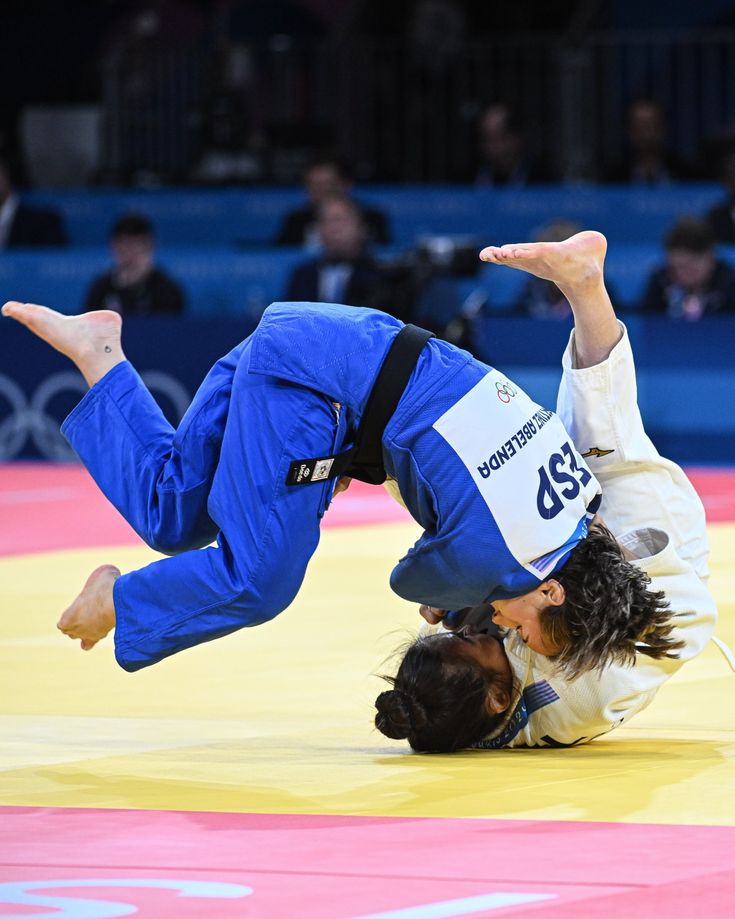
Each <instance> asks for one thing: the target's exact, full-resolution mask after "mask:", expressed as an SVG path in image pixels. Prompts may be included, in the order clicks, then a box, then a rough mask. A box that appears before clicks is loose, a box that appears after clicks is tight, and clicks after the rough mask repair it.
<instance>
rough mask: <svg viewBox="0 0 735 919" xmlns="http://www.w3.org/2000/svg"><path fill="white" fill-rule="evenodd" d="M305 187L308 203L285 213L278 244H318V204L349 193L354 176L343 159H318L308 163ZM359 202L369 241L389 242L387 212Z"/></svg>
mask: <svg viewBox="0 0 735 919" xmlns="http://www.w3.org/2000/svg"><path fill="white" fill-rule="evenodd" d="M304 188H305V189H306V194H307V197H308V199H309V200H308V203H307V204H305V205H304V206H303V207H299V208H296V210H293V211H290V212H289V213H288V214H286V217H285V218H284V221H283V224H282V226H281V229H280V230H279V232H278V236H277V237H276V245H278V246H312V247H316V246H317V245H318V242H319V231H318V228H317V217H318V212H319V208H320V207H321V206H322V204H323V203H324V202H325V201H326V200H327V199H328V198H333V197H347V196H349V195H350V194H351V191H352V179H351V177H350V174H349V170H348V169H347V167H346V166H345V165H344V164H343V163H340V162H339V161H338V160H336V159H319V160H314V161H313V162H312V163H311V164H310V165H309V166H308V167H307V169H306V172H305V173H304ZM356 206H357V207H358V208H359V209H360V212H361V214H362V222H363V224H364V226H365V233H366V236H367V239H368V241H369V242H371V243H389V242H390V230H389V228H388V220H387V218H386V216H385V214H384V213H383V212H382V211H380V210H377V209H376V208H372V207H366V206H365V205H363V204H359V203H357V202H356Z"/></svg>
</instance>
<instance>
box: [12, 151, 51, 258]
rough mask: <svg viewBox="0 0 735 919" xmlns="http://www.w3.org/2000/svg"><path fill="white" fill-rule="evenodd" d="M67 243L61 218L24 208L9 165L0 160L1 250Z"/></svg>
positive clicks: (24, 205) (46, 212) (43, 211)
mask: <svg viewBox="0 0 735 919" xmlns="http://www.w3.org/2000/svg"><path fill="white" fill-rule="evenodd" d="M65 243H66V234H65V233H64V225H63V223H62V221H61V217H60V216H59V215H58V214H57V213H56V212H55V211H47V210H39V209H37V208H35V207H29V206H28V205H27V204H23V203H22V202H21V200H20V198H19V197H18V193H17V191H16V190H15V188H14V187H13V180H12V176H11V167H10V163H9V161H8V160H5V159H1V158H0V249H12V248H16V247H17V248H19V247H22V246H63V245H65Z"/></svg>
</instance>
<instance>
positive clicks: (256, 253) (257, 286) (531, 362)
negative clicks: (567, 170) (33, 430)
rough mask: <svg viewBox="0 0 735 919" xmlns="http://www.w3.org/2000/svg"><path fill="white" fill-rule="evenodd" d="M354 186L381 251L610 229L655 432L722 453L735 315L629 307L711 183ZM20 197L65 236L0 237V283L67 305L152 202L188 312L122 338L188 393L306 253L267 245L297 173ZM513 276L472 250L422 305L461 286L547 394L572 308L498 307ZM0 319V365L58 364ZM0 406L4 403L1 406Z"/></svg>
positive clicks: (511, 365)
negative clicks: (167, 346)
mask: <svg viewBox="0 0 735 919" xmlns="http://www.w3.org/2000/svg"><path fill="white" fill-rule="evenodd" d="M359 196H360V197H361V198H363V199H364V200H365V201H369V202H370V203H372V204H375V205H379V206H381V207H384V208H385V209H386V210H387V211H388V212H389V214H390V217H391V221H392V225H393V232H394V244H393V245H392V246H391V247H390V248H389V249H386V250H385V253H384V254H386V255H395V254H398V253H401V252H405V251H406V250H407V249H409V248H410V247H411V246H412V245H413V244H414V243H415V242H416V240H417V239H419V238H420V237H421V236H422V235H431V234H438V235H449V236H451V235H454V236H461V237H463V238H465V239H468V240H471V241H472V243H473V244H476V245H478V246H479V245H480V244H487V243H489V242H498V243H501V242H507V241H517V240H523V239H527V238H529V237H532V236H533V234H534V232H535V230H536V229H538V228H539V227H540V226H541V225H543V224H544V223H546V222H548V221H550V220H552V219H555V218H562V217H564V218H572V219H575V220H576V221H577V222H578V223H579V224H580V225H582V226H585V227H594V228H599V229H601V230H603V231H604V232H605V233H606V234H607V235H608V238H609V240H610V248H609V253H608V260H607V280H608V283H609V285H610V286H611V288H612V289H613V291H614V294H615V298H616V302H617V305H618V307H619V308H621V309H622V310H623V311H624V312H625V313H626V314H627V315H626V319H627V321H628V324H629V327H630V330H631V337H632V338H633V340H634V344H635V348H636V355H637V359H638V363H639V369H640V373H639V392H640V398H641V404H642V407H643V411H644V414H645V417H646V419H647V423H648V425H649V428H650V429H651V430H652V431H653V432H654V433H655V435H656V438H657V441H656V442H657V443H658V444H659V446H660V447H662V448H663V449H666V450H668V451H669V452H670V453H671V455H672V456H674V457H676V458H678V459H681V460H687V461H692V460H695V461H696V460H700V461H713V460H715V461H716V460H724V459H728V458H729V459H731V457H732V443H733V437H735V421H732V422H731V423H730V422H729V423H727V424H724V425H723V423H722V416H721V412H718V411H717V410H716V407H717V406H721V405H722V404H723V403H730V402H732V401H733V399H735V372H733V362H732V356H731V348H732V342H733V341H735V320H734V319H721V320H712V321H709V322H702V323H695V324H692V325H689V326H687V327H686V329H684V328H683V327H682V325H681V324H679V323H670V322H668V321H666V320H665V319H644V318H639V317H636V316H635V315H631V314H634V311H635V307H636V304H637V302H638V300H639V299H640V296H641V294H642V291H643V287H644V284H645V281H646V278H647V277H648V274H649V272H650V270H651V269H652V268H653V267H654V266H655V265H657V264H659V263H660V262H661V260H662V259H663V257H664V251H663V247H662V245H661V238H662V235H663V234H664V232H665V230H666V228H667V227H668V226H669V225H670V224H671V223H672V222H673V221H674V220H675V219H676V217H677V216H678V215H679V214H681V213H694V214H701V213H703V212H704V211H705V210H706V209H707V207H709V206H710V205H711V204H712V203H713V202H714V201H715V200H717V199H718V198H719V197H720V196H721V189H719V188H718V187H717V186H709V185H706V186H705V185H700V186H691V187H680V188H675V189H666V190H653V191H652V190H645V191H644V190H641V189H629V188H625V189H623V188H614V189H611V188H607V189H593V188H572V189H562V188H541V189H533V190H522V191H512V192H509V191H503V192H491V191H476V190H474V189H468V188H464V187H463V188H422V189H418V188H399V189H392V188H390V189H388V188H383V189H378V188H370V189H365V190H360V192H359ZM31 197H32V199H33V200H35V201H37V202H38V203H39V204H40V203H43V204H45V205H48V206H52V207H56V208H58V209H59V210H60V211H61V212H62V213H63V215H64V218H65V220H66V223H67V228H68V231H69V234H70V239H71V244H70V245H69V246H68V247H67V248H65V249H53V250H51V249H48V250H33V251H32V250H24V251H11V252H4V253H0V295H1V296H2V298H3V299H5V298H8V299H9V298H13V299H21V300H26V301H35V302H41V303H48V304H50V305H53V306H55V307H56V308H58V309H61V310H63V311H65V312H68V313H74V312H77V311H78V310H79V309H80V308H81V306H82V303H83V300H84V295H85V292H86V289H87V287H88V285H89V282H90V280H91V278H92V277H94V276H95V275H96V274H98V273H100V272H102V271H104V270H106V269H107V267H108V266H109V253H108V250H107V233H108V229H109V226H110V224H111V223H112V221H113V220H114V219H115V218H116V217H117V216H119V215H120V214H121V213H123V212H125V211H128V210H136V211H140V212H142V213H145V214H147V215H148V216H149V217H150V218H151V219H152V220H153V222H154V224H155V226H156V230H157V234H158V238H159V244H160V245H159V253H158V261H159V263H160V264H161V265H162V266H163V267H164V268H165V269H166V270H167V271H168V272H170V274H171V275H172V276H174V277H175V278H176V279H177V280H178V281H179V282H180V283H181V284H182V286H183V288H184V290H185V293H186V296H187V312H186V317H187V318H186V321H183V322H182V321H180V320H179V321H177V320H148V321H147V322H146V321H145V320H138V321H137V322H128V323H127V324H126V329H127V331H126V341H128V342H129V344H130V347H131V356H132V357H133V359H134V360H135V361H136V363H138V364H141V365H142V366H143V367H144V368H148V369H149V370H156V369H157V370H159V371H161V372H163V373H165V374H168V375H169V376H171V378H172V379H175V380H177V381H178V383H179V384H180V385H181V386H182V387H183V390H182V391H188V392H189V393H191V392H192V391H193V388H194V387H195V386H196V385H197V384H198V382H199V380H200V379H201V375H202V374H203V372H204V369H205V367H206V366H207V364H208V362H209V361H211V360H215V359H216V358H217V356H219V355H220V354H221V353H222V352H223V351H224V350H227V349H228V348H229V347H231V346H232V344H234V343H235V342H236V341H237V340H239V339H240V338H242V337H243V336H244V335H245V334H247V333H248V332H249V331H250V330H251V329H252V328H254V327H255V325H256V323H257V321H258V318H259V316H260V314H261V313H262V311H263V309H264V308H265V307H266V306H267V305H268V303H270V302H272V301H273V300H278V299H281V298H282V297H283V296H284V292H285V288H286V282H287V278H288V275H289V272H290V271H291V269H292V268H293V266H294V265H295V264H297V263H298V262H299V261H301V260H302V259H304V258H306V257H307V255H306V254H305V253H304V251H303V250H302V249H277V248H273V247H271V246H270V245H268V242H269V240H270V239H272V237H273V235H274V234H275V231H276V228H277V226H278V224H279V221H280V219H281V215H282V214H283V212H284V211H285V210H287V209H288V208H289V207H292V206H294V205H295V204H296V203H297V202H300V201H301V200H302V196H301V193H300V192H299V191H298V190H295V189H288V190H282V189H265V190H262V189H252V190H242V189H238V190H232V189H227V190H217V191H200V190H194V191H192V190H174V189H167V190H161V191H149V192H126V191H114V192H113V191H109V192H108V191H78V192H55V193H44V194H43V195H41V194H40V193H38V194H34V195H32V196H31ZM722 254H723V256H724V257H725V258H726V259H728V260H729V261H731V262H732V263H733V264H735V247H733V248H729V249H728V248H723V250H722ZM523 282H524V277H523V275H522V274H520V273H519V272H516V271H513V270H512V269H509V268H504V267H499V266H494V265H486V266H481V268H480V270H479V272H478V274H477V275H476V276H475V277H472V278H467V279H461V280H456V281H454V280H453V281H452V283H453V284H454V285H455V289H456V290H458V292H459V297H457V296H456V290H455V292H454V293H453V295H452V296H451V297H450V296H446V297H444V296H443V293H442V288H441V286H440V285H438V286H437V289H436V290H435V291H434V293H435V297H434V300H438V301H439V303H438V306H437V304H436V303H434V304H433V307H432V309H434V311H435V312H436V310H437V309H438V310H439V312H441V310H442V309H443V308H444V300H445V299H446V302H447V303H452V304H456V303H457V302H462V301H467V298H468V297H472V298H473V299H474V302H483V303H484V304H485V305H484V307H483V309H482V311H481V312H480V313H479V314H478V316H477V319H476V322H475V327H474V332H475V339H474V340H475V345H476V348H477V351H478V354H479V356H481V357H483V358H484V359H485V360H487V361H489V362H490V363H493V364H497V365H499V366H500V367H502V368H503V369H504V370H505V371H506V372H508V373H509V374H510V375H511V376H512V377H513V378H515V379H517V380H518V382H519V383H520V384H521V385H523V386H525V387H526V388H528V389H529V390H530V391H531V392H533V393H534V396H535V397H536V398H537V399H538V400H539V401H541V402H544V403H547V404H553V401H554V398H555V391H556V386H557V385H558V378H559V370H558V358H559V354H560V353H561V349H562V348H563V344H564V341H565V339H566V337H567V335H568V332H569V324H568V323H566V322H553V321H549V322H538V321H536V320H529V319H518V318H508V317H506V316H504V315H503V314H504V313H508V312H509V309H510V307H511V306H512V304H513V303H514V302H515V299H516V297H517V296H518V293H519V290H520V286H521V285H522V284H523ZM443 283H444V284H446V279H445V281H444V282H443ZM444 291H446V288H444ZM445 318H447V317H445ZM417 321H420V317H419V319H418V320H417ZM498 323H502V328H500V327H499V325H498ZM0 328H1V330H2V333H3V334H2V336H0V343H3V344H4V347H3V368H2V370H0V377H1V376H2V375H3V374H5V375H6V376H8V375H9V377H10V378H12V379H15V380H16V381H18V382H19V383H20V384H21V386H22V388H23V389H24V390H25V391H26V392H27V398H31V397H32V394H33V393H34V392H35V391H36V389H37V388H38V387H39V386H40V385H41V382H42V380H43V378H44V376H45V375H48V374H49V373H52V372H56V371H55V370H54V368H58V370H59V371H61V368H62V367H63V361H61V363H60V364H53V367H52V366H51V363H49V364H48V366H47V365H46V364H47V362H52V361H53V360H54V357H53V353H51V352H48V353H47V350H48V349H40V350H39V349H36V350H35V351H34V350H33V345H32V343H31V342H30V340H29V338H28V337H27V336H24V334H23V332H22V330H20V329H15V328H12V329H11V328H10V326H9V325H2V326H1V327H0ZM162 340H166V341H171V340H175V342H176V352H177V355H179V356H178V357H177V358H176V359H174V358H173V357H170V356H168V355H164V354H163V349H161V347H160V343H161V341H162ZM499 343H502V350H499ZM31 352H32V354H31ZM186 355H188V356H186ZM56 358H58V356H56ZM59 360H61V359H59ZM6 395H7V394H6ZM1 401H2V394H1V393H0V402H1ZM3 409H4V403H3V405H0V420H2V411H3ZM60 412H61V408H60ZM59 417H63V413H60V415H59ZM25 449H27V448H24V450H25ZM23 455H25V454H23ZM31 455H33V454H31Z"/></svg>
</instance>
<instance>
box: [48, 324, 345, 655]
mask: <svg viewBox="0 0 735 919" xmlns="http://www.w3.org/2000/svg"><path fill="white" fill-rule="evenodd" d="M251 345H252V341H251V339H246V340H245V341H244V342H242V343H241V344H240V345H238V346H237V347H236V348H235V349H234V350H233V351H231V352H230V353H229V354H228V355H226V356H225V357H224V358H223V359H222V360H220V361H219V362H218V363H217V364H215V366H214V367H213V368H212V370H211V371H210V373H209V374H208V376H207V378H206V379H205V381H204V383H203V384H202V386H201V387H200V389H199V391H198V392H197V394H196V396H195V398H194V400H193V402H192V404H191V406H190V408H189V410H188V411H187V413H186V415H185V416H184V418H183V420H182V422H181V424H180V426H179V427H178V429H177V430H174V429H173V428H172V427H171V425H169V423H168V422H167V421H166V419H165V418H164V416H163V414H162V412H161V410H160V408H159V407H158V405H157V403H156V402H155V400H154V399H153V397H152V396H151V394H150V393H149V392H148V390H147V389H146V387H145V385H144V384H143V382H142V380H141V378H140V377H139V376H138V374H137V373H136V371H135V370H134V369H133V367H132V366H131V365H130V364H129V363H127V362H124V363H121V364H118V365H117V366H116V367H114V368H113V369H112V370H111V371H110V372H109V373H108V374H107V375H106V376H105V377H104V378H103V379H102V380H100V381H99V382H98V383H97V384H96V385H95V386H94V387H93V388H92V389H90V391H89V392H88V393H87V394H86V395H85V397H84V398H83V399H82V401H81V402H80V403H79V405H78V406H77V407H76V408H75V409H74V411H73V412H72V414H71V415H70V416H69V417H68V418H67V419H66V421H65V422H64V425H63V427H62V431H63V433H64V435H65V436H66V437H67V439H68V440H69V442H70V443H71V445H72V446H73V447H74V449H75V450H76V452H77V453H78V455H79V456H80V458H81V459H82V461H83V463H84V465H85V466H86V467H87V469H88V470H89V472H90V473H91V474H92V476H93V478H94V479H95V481H96V482H97V484H98V485H99V487H100V488H101V490H102V491H103V492H104V494H105V495H106V497H107V498H108V499H109V501H110V502H111V503H112V504H113V505H114V506H115V507H116V508H117V509H118V511H120V513H121V514H122V515H123V517H124V518H125V519H126V520H127V521H128V522H129V523H130V525H131V526H132V527H133V528H134V529H135V530H136V532H137V533H138V534H139V535H140V536H141V537H142V538H143V540H145V542H146V543H148V545H149V546H151V547H152V548H154V549H156V550H158V551H161V552H163V553H166V554H169V555H171V556H172V557H171V558H166V559H162V560H160V561H156V562H154V563H152V564H150V565H148V566H147V567H145V568H142V569H139V570H137V571H133V572H131V573H130V574H125V575H122V576H121V577H120V578H118V579H117V581H116V582H115V587H114V603H115V610H116V618H117V624H116V629H115V656H116V658H117V661H118V663H119V664H120V666H121V667H123V669H125V670H128V671H134V670H138V669H140V668H142V667H146V666H148V665H150V664H154V663H156V662H157V661H159V660H161V659H162V658H163V657H166V656H168V655H170V654H174V653H175V652H177V651H181V650H183V649H184V648H188V647H191V646H193V645H197V644H200V643H201V642H204V641H210V640H212V639H215V638H219V637H221V636H223V635H227V634H229V633H230V632H233V631H235V630H236V629H240V628H243V627H246V626H254V625H259V624H260V623H262V622H265V621H267V620H268V619H271V618H273V617H274V616H276V615H277V614H278V613H279V612H281V611H282V610H283V609H285V608H286V607H287V606H288V605H289V604H290V603H291V601H292V600H293V598H294V597H295V596H296V594H297V592H298V590H299V588H300V586H301V583H302V581H303V578H304V574H305V571H306V566H307V564H308V561H309V559H310V558H311V556H312V555H313V553H314V551H315V549H316V547H317V544H318V542H319V523H320V518H321V516H322V515H323V513H324V510H325V509H326V505H327V502H328V500H329V498H330V497H331V493H332V490H333V484H334V483H332V482H324V483H320V484H314V485H308V486H304V487H289V486H287V485H286V484H285V482H286V475H287V472H288V467H289V464H290V462H291V461H292V460H293V459H294V458H295V457H294V455H293V448H294V445H298V446H297V448H296V450H297V453H298V456H301V457H304V458H305V457H311V456H328V455H330V454H332V453H334V452H335V451H336V450H338V449H340V447H341V446H342V444H343V442H344V438H345V428H346V422H345V419H344V417H340V415H339V413H338V412H337V411H336V410H335V407H334V405H333V404H332V403H331V402H330V401H329V399H328V398H327V397H326V396H323V395H321V394H319V393H317V392H314V391H313V390H311V389H307V388H305V387H303V386H298V385H294V384H292V383H288V382H285V381H282V380H279V379H277V378H275V377H271V376H265V375H262V374H251V373H248V364H249V352H250V348H251ZM288 445H291V451H290V452H288V450H287V447H288ZM215 539H216V540H217V544H216V546H211V545H210V544H211V543H212V542H213V540H215ZM204 547H208V548H204Z"/></svg>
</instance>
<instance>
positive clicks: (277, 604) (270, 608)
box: [231, 571, 303, 625]
mask: <svg viewBox="0 0 735 919" xmlns="http://www.w3.org/2000/svg"><path fill="white" fill-rule="evenodd" d="M302 580H303V575H302V576H301V577H294V576H293V573H292V572H283V571H278V572H277V571H268V572H261V573H260V576H259V577H256V578H254V579H253V580H252V581H250V582H249V583H248V584H247V586H246V587H245V588H244V589H243V590H242V591H241V592H240V593H239V594H238V596H237V597H236V598H235V599H234V600H233V601H232V602H231V608H233V610H234V611H235V612H236V614H237V615H241V616H242V618H243V621H244V623H246V624H247V625H262V624H263V623H265V622H270V620H271V619H275V618H276V616H278V615H279V614H280V613H282V612H283V611H284V610H285V609H286V608H287V607H289V606H290V605H291V604H292V603H293V601H294V599H295V598H296V594H297V593H298V592H299V588H300V586H301V581H302Z"/></svg>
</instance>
